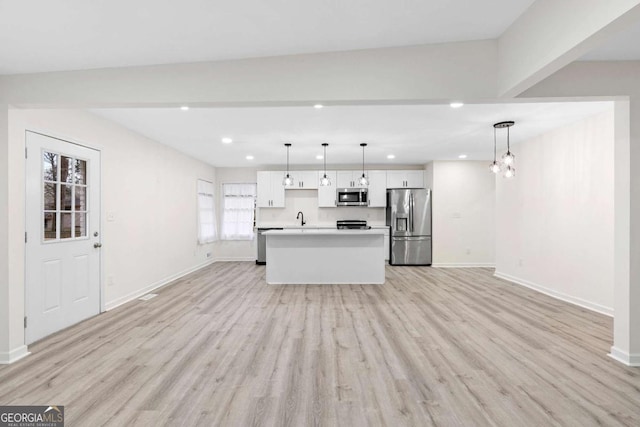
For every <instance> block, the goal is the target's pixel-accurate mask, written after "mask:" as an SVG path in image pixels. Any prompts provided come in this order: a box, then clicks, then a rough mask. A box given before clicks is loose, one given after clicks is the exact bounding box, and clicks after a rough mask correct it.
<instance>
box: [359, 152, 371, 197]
mask: <svg viewBox="0 0 640 427" xmlns="http://www.w3.org/2000/svg"><path fill="white" fill-rule="evenodd" d="M366 146H367V144H366V143H364V142H363V143H362V144H360V147H362V176H361V177H360V179H358V184H360V186H361V187H367V186H368V185H369V180H368V179H367V177H366V175H365V174H364V147H366Z"/></svg>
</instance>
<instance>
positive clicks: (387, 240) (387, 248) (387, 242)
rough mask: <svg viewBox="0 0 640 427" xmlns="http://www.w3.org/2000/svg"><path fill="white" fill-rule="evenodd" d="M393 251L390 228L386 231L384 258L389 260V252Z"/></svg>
mask: <svg viewBox="0 0 640 427" xmlns="http://www.w3.org/2000/svg"><path fill="white" fill-rule="evenodd" d="M390 252H391V241H390V237H389V228H387V229H386V230H385V231H384V260H385V261H389V253H390Z"/></svg>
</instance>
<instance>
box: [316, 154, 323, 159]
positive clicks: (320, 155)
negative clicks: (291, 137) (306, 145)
mask: <svg viewBox="0 0 640 427" xmlns="http://www.w3.org/2000/svg"><path fill="white" fill-rule="evenodd" d="M316 159H317V160H322V159H324V157H323V156H322V154H318V155H317V156H316Z"/></svg>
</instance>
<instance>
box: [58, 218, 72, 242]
mask: <svg viewBox="0 0 640 427" xmlns="http://www.w3.org/2000/svg"><path fill="white" fill-rule="evenodd" d="M71 221H72V216H71V214H70V213H61V214H60V238H61V239H70V238H71V226H72V225H71Z"/></svg>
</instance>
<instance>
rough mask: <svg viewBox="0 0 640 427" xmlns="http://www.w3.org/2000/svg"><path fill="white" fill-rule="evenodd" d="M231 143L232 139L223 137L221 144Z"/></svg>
mask: <svg viewBox="0 0 640 427" xmlns="http://www.w3.org/2000/svg"><path fill="white" fill-rule="evenodd" d="M232 142H233V139H231V138H228V137H224V138H222V143H223V144H231V143H232Z"/></svg>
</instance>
